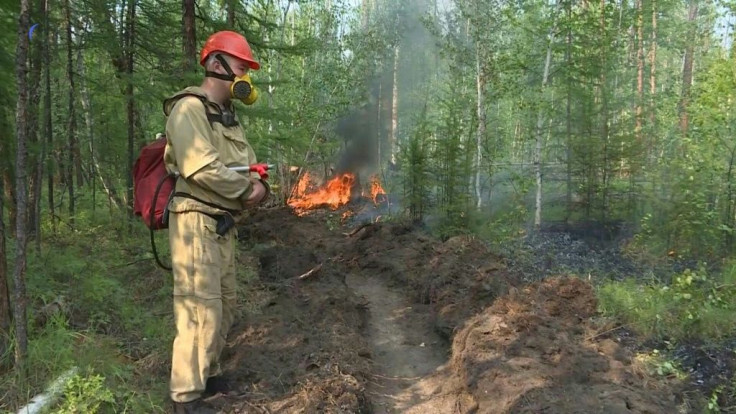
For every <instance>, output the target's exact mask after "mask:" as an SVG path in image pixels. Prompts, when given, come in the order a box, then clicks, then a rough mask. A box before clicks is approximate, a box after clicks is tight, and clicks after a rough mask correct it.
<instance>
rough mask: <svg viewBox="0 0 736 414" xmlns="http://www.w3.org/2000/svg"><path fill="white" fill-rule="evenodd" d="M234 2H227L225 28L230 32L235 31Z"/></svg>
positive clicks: (231, 0)
mask: <svg viewBox="0 0 736 414" xmlns="http://www.w3.org/2000/svg"><path fill="white" fill-rule="evenodd" d="M236 4H238V2H237V1H236V0H227V27H228V28H229V29H230V30H233V29H235V5H236Z"/></svg>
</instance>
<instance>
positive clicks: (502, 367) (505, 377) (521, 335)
mask: <svg viewBox="0 0 736 414" xmlns="http://www.w3.org/2000/svg"><path fill="white" fill-rule="evenodd" d="M595 312H596V303H595V296H594V293H593V290H592V288H591V286H590V285H589V284H588V283H586V282H583V281H581V280H579V279H575V278H555V279H549V280H545V281H542V282H538V283H534V284H531V285H529V286H525V287H524V288H522V289H519V290H514V291H512V292H511V293H510V294H509V295H507V296H505V297H503V298H500V299H498V300H497V301H496V302H495V303H494V304H493V305H492V306H490V307H489V308H487V309H486V310H484V311H483V312H482V313H480V314H478V315H476V316H474V317H472V318H471V319H469V320H468V321H467V323H466V324H465V326H464V327H463V329H462V330H460V331H459V332H458V333H457V335H456V336H455V340H454V341H453V358H452V370H453V371H454V373H455V374H456V376H457V378H458V379H459V381H461V385H462V386H463V387H464V388H465V389H466V390H467V392H468V393H469V394H470V395H472V397H473V399H474V401H475V402H476V403H477V405H478V408H479V410H478V412H483V413H505V412H514V413H523V412H530V413H531V412H535V413H536V412H554V413H618V412H621V413H624V412H625V413H662V412H668V411H669V410H675V404H674V401H672V398H671V396H667V395H666V394H664V393H663V392H657V391H656V390H652V389H647V386H646V384H645V382H644V381H643V380H642V378H639V377H638V376H637V375H635V374H634V372H635V370H633V369H632V367H631V362H632V361H631V356H630V355H628V354H627V352H626V351H625V350H624V349H623V348H621V347H619V346H618V344H616V343H615V342H613V341H611V340H600V341H596V340H593V339H590V338H591V337H593V336H594V335H595V333H594V331H593V330H592V329H591V327H590V326H589V324H588V320H589V318H590V317H591V316H593V315H594V314H595Z"/></svg>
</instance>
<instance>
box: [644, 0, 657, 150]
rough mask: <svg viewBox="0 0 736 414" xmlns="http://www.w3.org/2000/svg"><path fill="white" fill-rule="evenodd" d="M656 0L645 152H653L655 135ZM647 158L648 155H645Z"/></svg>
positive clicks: (651, 45) (650, 57)
mask: <svg viewBox="0 0 736 414" xmlns="http://www.w3.org/2000/svg"><path fill="white" fill-rule="evenodd" d="M656 75H657V0H652V33H651V44H650V45H649V134H648V135H649V139H648V140H647V143H646V144H647V145H646V146H647V148H646V153H647V154H652V153H653V152H654V145H655V142H654V140H655V139H656V137H657V124H656V121H657V105H656V100H655V99H656V96H657V77H656ZM647 158H649V157H647Z"/></svg>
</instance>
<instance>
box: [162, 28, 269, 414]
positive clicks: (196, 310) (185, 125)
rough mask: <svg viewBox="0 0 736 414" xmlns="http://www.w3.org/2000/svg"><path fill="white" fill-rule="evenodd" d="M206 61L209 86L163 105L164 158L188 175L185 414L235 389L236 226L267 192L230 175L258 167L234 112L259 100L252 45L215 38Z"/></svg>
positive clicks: (178, 223) (183, 197)
mask: <svg viewBox="0 0 736 414" xmlns="http://www.w3.org/2000/svg"><path fill="white" fill-rule="evenodd" d="M199 63H200V64H201V65H202V66H203V67H204V69H205V77H204V79H203V81H202V84H201V85H200V86H191V87H188V88H186V89H184V90H183V91H180V92H177V93H176V94H174V95H173V96H171V97H170V98H168V99H166V100H165V101H164V113H165V114H166V115H167V122H166V137H167V144H166V150H165V154H164V161H165V163H166V168H167V169H168V170H169V171H170V172H173V171H178V172H179V174H180V175H179V178H178V180H177V182H176V187H175V193H174V197H173V198H172V200H171V202H170V203H169V214H170V216H169V243H170V247H171V257H172V268H173V269H172V272H173V276H174V319H175V323H176V337H175V339H174V343H173V351H172V361H171V382H170V396H171V400H172V401H173V405H174V412H175V413H177V414H178V413H197V414H208V413H215V412H217V411H216V410H215V408H214V407H212V406H210V405H209V404H208V403H207V402H206V401H204V400H203V398H204V397H206V396H207V395H210V394H214V393H216V392H221V391H227V390H228V388H229V384H228V383H227V381H225V380H224V379H223V376H222V368H221V366H220V360H219V359H220V354H221V352H222V349H223V347H224V345H225V340H226V338H227V333H228V330H229V329H230V328H231V327H232V325H233V322H234V319H235V316H234V314H235V305H236V296H235V291H236V279H235V252H236V237H237V234H236V233H237V230H236V229H235V225H234V223H235V222H236V221H237V220H238V219H239V216H240V215H241V214H242V211H243V210H245V209H247V208H251V207H253V206H256V205H258V204H259V203H261V202H263V201H264V200H265V199H266V197H267V195H268V193H269V190H268V186H267V185H266V184H265V182H264V181H262V180H260V179H259V178H260V177H259V176H258V174H257V173H238V172H233V171H231V170H230V169H228V167H232V166H246V165H250V164H255V163H256V162H257V161H256V157H255V154H254V152H253V149H252V147H251V146H250V144H249V143H248V141H247V140H246V139H245V135H244V130H243V127H242V126H241V125H240V124H239V122H238V121H237V117H236V116H235V114H234V107H233V100H234V99H237V100H240V101H242V102H243V103H245V104H248V105H250V104H252V103H253V102H255V100H256V99H257V96H258V95H257V94H258V92H257V91H256V89H255V88H253V85H252V83H251V80H250V77H249V75H248V71H249V70H251V69H252V70H258V69H259V67H260V65H259V63H258V62H257V61H256V60H255V59H254V58H253V54H252V52H251V48H250V45H249V44H248V42H247V40H246V39H245V37H243V36H242V35H240V34H238V33H235V32H231V31H221V32H217V33H214V34H213V35H211V36H210V37H209V39H207V41H206V42H205V44H204V47H203V48H202V51H201V52H200V60H199Z"/></svg>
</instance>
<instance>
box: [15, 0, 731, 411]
mask: <svg viewBox="0 0 736 414" xmlns="http://www.w3.org/2000/svg"><path fill="white" fill-rule="evenodd" d="M0 21H2V22H4V23H5V27H6V28H8V31H7V32H3V33H0V66H2V67H3V68H4V70H3V71H1V72H0V101H2V104H1V105H0V175H1V176H2V179H1V180H0V235H2V237H0V412H13V413H14V412H19V413H20V412H24V413H25V412H29V413H31V412H33V413H50V412H53V413H95V412H100V413H108V412H109V413H113V412H114V413H118V412H126V413H127V412H130V413H141V412H151V413H153V412H168V411H167V409H168V407H169V405H168V402H167V398H168V394H167V390H168V383H167V382H168V378H169V377H168V375H169V371H170V369H171V368H170V365H169V364H170V362H171V361H170V357H171V341H172V338H173V335H174V329H175V328H174V324H173V316H172V310H171V308H172V305H171V295H172V293H171V291H172V280H171V273H170V272H168V271H165V270H163V269H160V268H159V267H158V266H157V264H156V260H155V258H154V255H153V254H152V251H151V245H150V241H149V232H148V228H147V227H146V226H145V225H144V223H143V222H142V221H141V220H140V218H139V217H137V216H136V215H135V214H134V210H133V205H134V185H133V174H132V172H133V168H134V164H135V162H136V159H137V157H138V155H139V153H140V150H141V149H142V148H143V147H144V146H145V145H147V144H149V143H151V142H153V141H154V140H155V139H156V134H158V133H161V132H164V128H165V125H166V116H165V114H164V112H163V110H162V102H163V100H164V99H165V98H167V97H169V96H171V95H172V94H173V93H174V92H176V91H179V90H181V89H183V88H184V87H187V86H191V85H199V84H200V83H201V82H202V79H203V75H204V69H203V68H202V67H201V66H200V65H199V51H200V49H201V48H202V45H203V43H204V41H205V40H206V39H207V37H208V36H209V35H210V34H212V33H214V32H216V31H219V30H233V31H236V32H238V33H241V34H243V35H244V36H245V37H246V38H247V39H248V42H249V43H250V45H251V47H252V49H253V53H254V55H255V57H256V58H257V60H258V61H259V62H260V64H261V68H260V70H257V71H252V72H251V76H252V79H253V81H254V86H255V87H256V88H257V89H258V90H259V94H260V98H259V100H258V101H257V102H256V103H255V104H254V105H251V106H245V105H241V104H239V103H238V104H237V105H236V110H237V113H236V115H237V116H238V120H239V122H240V123H241V124H242V125H243V127H244V130H245V133H246V138H247V140H248V142H249V143H250V144H251V145H252V146H253V148H254V150H255V152H256V154H257V157H258V160H259V161H260V162H267V163H270V164H273V165H274V168H273V169H272V170H271V171H270V177H269V182H270V185H271V194H270V196H269V200H268V202H267V203H266V204H264V205H263V206H261V207H259V208H257V209H255V210H254V211H252V212H251V213H250V214H251V217H250V218H249V221H248V222H247V223H245V224H242V225H241V227H240V228H239V230H238V232H239V249H240V258H239V259H238V263H240V265H241V266H242V267H241V268H239V270H238V277H239V286H238V294H239V299H238V300H239V306H240V312H241V319H240V322H239V324H238V325H237V326H236V327H234V328H233V331H231V338H234V339H232V341H231V342H229V343H228V349H227V351H226V354H227V361H228V364H230V365H229V366H230V371H229V372H230V375H231V376H232V378H233V379H234V380H235V381H236V382H238V383H239V384H240V385H241V386H240V390H239V392H237V393H233V394H230V395H225V396H220V397H219V399H216V401H215V403H216V404H218V406H219V407H221V408H222V410H223V412H228V413H241V412H242V413H250V412H253V413H276V412H283V413H291V412H294V413H296V412H315V413H317V412H320V413H321V412H329V413H349V412H365V413H379V412H381V413H382V412H387V413H394V412H395V413H414V412H417V413H427V412H442V413H444V412H447V413H451V412H452V413H454V412H458V413H471V412H478V413H506V412H511V413H521V412H529V413H531V412H559V413H565V412H637V413H648V412H651V413H657V412H673V410H677V412H688V413H689V412H693V413H700V412H708V413H718V412H736V380H735V379H734V378H735V377H736V376H735V375H734V372H735V371H736V354H735V353H734V350H735V349H736V249H735V247H736V246H735V244H736V177H735V176H736V42H734V40H736V31H735V30H734V24H736V1H734V0H608V1H606V0H600V1H593V0H546V1H540V0H517V1H503V0H400V1H390V0H217V1H213V0H181V1H174V0H20V1H19V2H16V1H14V0H0ZM339 183H342V184H343V186H344V187H345V188H341V189H337V188H335V187H336V186H337V184H339ZM335 191H337V192H340V191H342V193H341V195H340V196H339V197H337V198H334V197H333V196H334V194H331V193H330V192H335ZM368 194H370V195H368ZM335 200H337V201H335ZM151 237H152V239H155V242H156V243H157V247H158V250H159V254H160V255H161V256H162V258H163V259H164V260H168V256H167V254H168V243H167V232H165V231H159V232H155V235H154V236H151ZM570 292H574V294H572V293H570ZM553 302H554V305H553V304H552V303H553ZM540 304H546V305H544V306H543V305H540ZM545 306H546V307H545ZM542 308H544V309H542ZM402 309H403V310H406V309H411V311H407V312H408V313H406V314H403V313H402V314H401V315H403V316H402V318H405V320H403V319H402V321H399V322H395V321H396V320H398V319H396V315H397V314H398V313H401V312H403V311H402ZM389 311H390V312H389ZM394 311H395V312H394ZM392 312H393V313H392ZM396 312H398V313H396ZM392 315H393V316H392ZM318 316H319V317H321V318H318ZM315 318H316V319H315ZM399 319H401V318H399ZM497 319H498V320H501V321H502V322H498V323H497V324H496V325H493V324H494V323H496V322H493V321H496V320H497ZM389 320H390V321H394V322H395V323H399V325H392V324H393V323H394V322H390V323H389V322H387V321H389ZM499 326H501V327H503V329H501V328H499ZM508 326H511V327H512V328H514V327H516V328H515V329H516V331H515V332H516V334H512V333H509V332H506V330H505V329H507V327H508ZM530 326H531V328H530ZM512 328H508V329H511V330H513V329H512ZM484 332H485V334H484ZM494 332H495V333H494ZM519 332H521V333H519ZM488 333H494V334H493V335H487V334H488ZM522 333H523V335H522ZM541 335H549V336H550V338H551V337H555V338H556V339H554V340H552V339H550V343H549V344H546V345H544V346H542V345H538V344H541V343H544V342H545V341H544V340H541V339H539V338H541ZM397 336H400V337H401V338H403V339H402V340H401V341H399V343H393V344H391V345H386V343H387V341H388V342H390V341H391V340H392V339H391V338H394V339H395V338H396V337H397ZM292 337H294V338H296V337H298V338H301V339H299V340H296V339H294V341H291V339H290V338H292ZM429 338H431V339H429ZM501 338H506V339H508V341H510V342H513V343H514V344H515V345H513V346H512V345H509V343H510V342H504V340H502V339H501ZM509 338H512V339H509ZM299 341H301V342H299ZM483 341H490V342H483ZM295 343H300V344H301V345H298V346H297V345H293V344H295ZM409 343H411V344H414V345H415V346H412V347H409V346H408V345H407V344H409ZM287 344H288V350H287V348H286V346H287ZM420 344H421V345H420ZM280 346H281V347H280ZM292 347H293V348H292ZM384 347H385V348H384ZM614 348H615V349H614ZM519 349H522V351H519ZM492 350H493V351H492ZM524 350H526V351H524ZM609 351H610V352H609ZM414 352H420V354H415V353H414ZM421 352H424V353H426V354H422V353H421ZM285 355H288V356H285ZM520 355H523V356H525V358H526V359H525V360H524V361H525V362H523V363H522V362H520V360H519V358H520ZM550 355H553V356H550ZM604 355H605V358H606V359H605V361H603V362H601V363H599V362H600V361H598V362H591V361H593V359H595V358H599V357H600V358H603V356H604ZM622 355H625V357H624V356H622ZM609 356H610V358H609ZM406 361H410V362H411V361H413V362H411V364H409V363H408V362H406ZM499 361H500V362H499ZM530 361H531V362H530ZM259 364H260V365H259ZM407 364H408V365H411V366H408V365H407ZM499 364H502V365H503V367H501V368H499ZM518 364H522V365H518ZM601 364H603V365H604V366H605V367H606V368H596V367H599V366H600V365H601ZM404 365H407V366H406V367H404ZM259 366H260V367H261V368H262V369H261V368H259ZM520 366H523V367H525V372H527V374H524V376H520V375H521V374H520V371H518V372H517V371H515V370H516V369H517V368H518V367H520ZM263 367H269V368H263ZM391 367H393V370H392V368H391ZM530 367H531V368H530ZM581 367H584V368H581ZM484 369H486V370H487V371H483V370H484ZM494 370H495V371H494ZM581 370H582V371H581ZM583 371H584V372H583ZM614 371H615V374H614ZM510 372H513V374H512V373H510ZM561 372H563V373H561ZM581 372H583V373H581ZM499 378H505V380H504V381H505V382H504V383H503V384H501V383H500V381H501V379H499ZM555 378H556V379H557V380H555ZM390 379H393V380H395V381H394V382H392V381H391V380H390ZM522 383H523V384H525V385H523V386H522V385H519V384H522ZM587 383H594V384H598V385H595V386H591V387H586V386H584V384H587ZM420 385H421V386H420ZM599 385H600V387H604V386H606V387H610V388H605V389H604V388H596V387H598V386H599ZM377 387H378V388H377ZM422 387H424V388H422ZM379 388H380V389H379ZM430 388H431V389H432V390H434V391H433V392H424V391H421V390H422V389H430ZM407 390H411V392H409V391H407ZM642 390H648V391H642ZM635 391H641V392H639V393H636V392H635ZM41 393H44V395H46V399H47V401H45V402H44V403H43V404H40V403H39V408H34V410H36V411H33V410H31V408H28V411H23V410H21V411H18V410H19V409H21V408H23V407H30V405H29V404H30V402H31V400H32V399H33V398H34V396H37V395H39V394H41ZM407 393H408V394H407ZM627 393H631V394H627ZM594 394H595V395H594ZM624 394H626V396H625V397H620V398H619V397H616V398H619V399H616V398H614V397H611V396H612V395H624ZM387 395H388V397H387ZM566 395H567V396H575V398H573V397H564V396H566ZM603 396H605V397H603ZM390 397H393V398H390ZM568 400H569V401H568ZM589 400H590V401H589ZM624 400H625V401H624ZM575 403H577V404H578V405H577V406H576V405H575ZM588 403H590V405H589V406H586V405H585V404H588ZM566 404H568V405H566ZM581 404H582V406H583V407H588V408H590V409H591V410H593V408H591V407H598V408H596V410H598V409H602V410H603V411H585V408H582V409H583V411H571V410H573V408H574V407H578V408H575V409H579V408H580V406H581ZM41 405H42V406H43V407H40V406H41ZM623 406H625V407H626V408H627V409H628V410H629V411H618V410H619V409H621V407H623ZM571 407H573V408H571ZM601 407H603V408H601ZM632 407H633V408H632ZM382 410H383V411H382ZM546 410H549V411H546Z"/></svg>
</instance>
